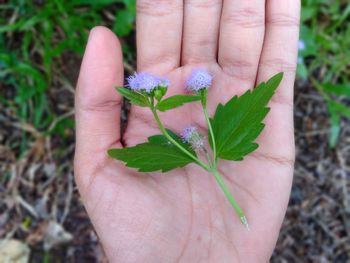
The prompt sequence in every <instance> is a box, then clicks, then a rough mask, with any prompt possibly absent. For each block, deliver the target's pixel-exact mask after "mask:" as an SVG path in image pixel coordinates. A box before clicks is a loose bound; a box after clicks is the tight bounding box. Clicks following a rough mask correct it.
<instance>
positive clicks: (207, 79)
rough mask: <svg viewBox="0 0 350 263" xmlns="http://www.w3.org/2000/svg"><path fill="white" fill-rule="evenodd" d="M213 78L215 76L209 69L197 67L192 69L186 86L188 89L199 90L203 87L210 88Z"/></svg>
mask: <svg viewBox="0 0 350 263" xmlns="http://www.w3.org/2000/svg"><path fill="white" fill-rule="evenodd" d="M212 80H213V77H212V75H210V74H209V72H208V71H206V70H203V69H196V70H193V71H192V74H191V76H190V78H189V79H188V80H187V83H186V86H187V89H188V90H190V91H195V92H198V91H200V90H201V89H207V88H209V87H210V86H211V82H212Z"/></svg>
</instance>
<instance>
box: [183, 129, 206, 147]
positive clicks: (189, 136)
mask: <svg viewBox="0 0 350 263" xmlns="http://www.w3.org/2000/svg"><path fill="white" fill-rule="evenodd" d="M181 138H182V140H183V141H184V142H186V143H189V144H191V146H192V148H193V149H195V150H199V149H203V148H204V140H203V136H202V135H201V134H200V133H199V132H198V130H197V128H196V127H195V126H189V127H187V128H185V129H184V130H183V131H182V133H181Z"/></svg>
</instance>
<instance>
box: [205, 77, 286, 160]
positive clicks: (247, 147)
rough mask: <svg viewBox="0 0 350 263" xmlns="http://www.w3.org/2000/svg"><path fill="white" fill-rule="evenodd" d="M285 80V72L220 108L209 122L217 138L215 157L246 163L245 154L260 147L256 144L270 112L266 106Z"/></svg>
mask: <svg viewBox="0 0 350 263" xmlns="http://www.w3.org/2000/svg"><path fill="white" fill-rule="evenodd" d="M282 77H283V73H279V74H277V75H275V76H273V77H272V78H271V79H270V80H269V81H268V82H266V83H264V82H263V83H261V84H260V85H259V86H258V87H256V88H255V89H253V90H249V91H247V92H246V93H244V94H243V95H242V96H240V97H238V96H234V97H233V98H231V99H230V100H229V101H228V102H227V103H226V104H224V105H222V104H219V105H218V107H217V109H216V112H215V115H214V117H213V118H212V119H211V120H210V121H211V124H212V127H213V131H214V137H215V145H216V153H217V156H216V157H220V158H222V159H226V160H235V161H238V160H243V158H244V156H245V155H247V154H249V153H251V152H253V151H254V150H256V149H257V148H258V144H256V143H254V141H255V139H256V138H257V137H258V136H259V134H260V133H261V132H262V130H263V129H264V126H265V125H264V124H263V123H262V121H263V119H264V118H265V116H266V114H267V113H268V112H269V108H268V107H267V106H266V105H267V104H268V102H269V101H270V99H271V98H272V96H273V94H274V93H275V90H276V89H277V87H278V85H279V84H280V82H281V80H282ZM208 137H209V138H210V136H208ZM212 144H213V142H212V141H211V140H210V145H211V146H213V145H212Z"/></svg>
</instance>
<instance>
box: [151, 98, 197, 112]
mask: <svg viewBox="0 0 350 263" xmlns="http://www.w3.org/2000/svg"><path fill="white" fill-rule="evenodd" d="M200 99H201V97H200V96H195V95H174V96H172V97H169V98H166V99H164V100H162V101H160V102H159V103H158V104H157V109H158V110H160V111H167V110H170V109H173V108H177V107H180V106H182V105H183V104H185V103H189V102H193V101H198V100H200Z"/></svg>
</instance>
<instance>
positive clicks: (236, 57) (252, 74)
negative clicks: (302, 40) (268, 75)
mask: <svg viewBox="0 0 350 263" xmlns="http://www.w3.org/2000/svg"><path fill="white" fill-rule="evenodd" d="M264 25H265V1H264V0H249V1H241V0H231V1H224V5H223V11H222V16H221V25H220V39H219V56H218V61H219V65H220V66H221V67H222V69H223V71H224V72H225V73H226V74H227V75H229V76H231V77H233V78H234V79H235V80H239V81H240V86H242V85H244V88H246V89H248V88H251V87H252V86H253V85H254V83H255V80H256V73H257V68H258V64H259V58H260V54H261V49H262V44H263V40H264V31H265V29H264Z"/></svg>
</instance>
